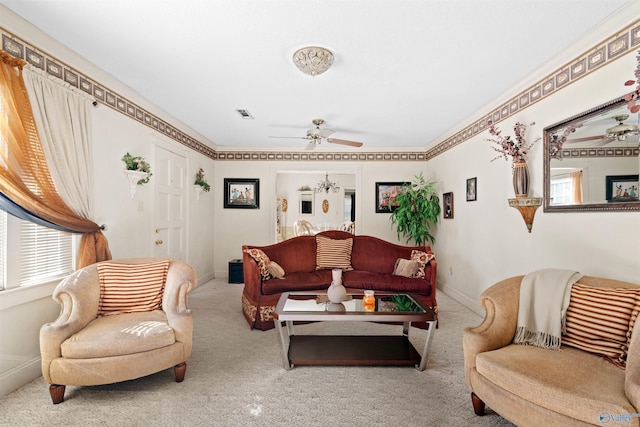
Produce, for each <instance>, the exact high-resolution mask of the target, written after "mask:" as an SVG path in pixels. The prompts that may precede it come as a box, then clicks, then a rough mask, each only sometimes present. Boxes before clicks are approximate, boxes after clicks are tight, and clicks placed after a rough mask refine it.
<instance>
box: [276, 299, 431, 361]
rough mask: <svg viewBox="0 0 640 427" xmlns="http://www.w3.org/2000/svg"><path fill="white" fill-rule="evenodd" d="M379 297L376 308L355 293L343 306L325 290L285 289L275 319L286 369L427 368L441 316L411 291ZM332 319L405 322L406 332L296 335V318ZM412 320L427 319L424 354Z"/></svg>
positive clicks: (320, 320)
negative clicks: (411, 337)
mask: <svg viewBox="0 0 640 427" xmlns="http://www.w3.org/2000/svg"><path fill="white" fill-rule="evenodd" d="M375 297H376V303H375V307H374V308H373V309H371V308H366V307H365V306H364V304H363V303H362V295H361V294H350V295H348V297H347V298H348V300H347V301H344V302H343V303H342V304H333V303H330V302H328V300H327V295H326V293H318V292H285V293H283V294H282V296H281V297H280V300H279V301H278V305H277V306H276V309H275V312H274V313H273V317H274V322H275V324H276V328H277V331H278V337H279V340H280V347H281V350H282V360H283V364H284V367H285V369H287V370H289V369H291V368H293V366H295V365H369V366H384V365H387V366H415V367H416V368H417V369H419V370H420V371H422V370H424V369H425V366H426V362H427V355H428V351H429V346H430V345H431V340H432V339H433V330H434V329H435V323H436V321H437V315H436V314H435V313H434V311H433V310H432V309H430V308H425V307H422V306H421V305H420V304H419V303H418V302H417V301H416V300H415V299H414V298H412V297H411V295H410V294H401V293H387V292H376V294H375ZM331 321H337V322H346V321H364V322H378V323H381V322H382V323H401V324H402V334H398V335H296V334H294V330H293V324H294V322H331ZM283 322H284V323H285V325H286V327H283V325H282V324H283ZM412 322H426V326H427V327H426V334H427V335H426V337H425V344H424V349H423V351H422V354H420V353H418V351H417V350H416V349H415V347H414V346H413V344H411V342H410V341H409V330H410V326H411V323H412Z"/></svg>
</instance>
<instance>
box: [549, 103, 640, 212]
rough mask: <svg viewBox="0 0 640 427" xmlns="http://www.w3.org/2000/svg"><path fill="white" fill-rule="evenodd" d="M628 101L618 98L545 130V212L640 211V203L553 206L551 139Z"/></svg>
mask: <svg viewBox="0 0 640 427" xmlns="http://www.w3.org/2000/svg"><path fill="white" fill-rule="evenodd" d="M626 103H627V101H625V100H624V98H623V97H620V98H616V99H614V100H612V101H609V102H606V103H604V104H602V105H599V106H597V107H595V108H592V109H590V110H587V111H585V112H582V113H580V114H577V115H575V116H573V117H570V118H568V119H566V120H563V121H561V122H558V123H555V124H553V125H551V126H547V127H545V128H544V131H543V133H544V148H543V151H544V161H543V168H544V171H543V172H544V173H543V175H544V189H543V190H544V194H543V195H544V197H543V211H544V212H630V211H640V202H620V203H585V204H581V205H558V206H553V205H551V153H550V149H551V137H552V135H553V134H555V133H557V132H558V131H559V130H561V129H563V128H565V127H566V126H569V125H571V124H574V125H577V124H580V123H583V122H585V121H586V120H589V119H590V118H592V117H594V116H597V115H599V114H602V113H603V112H606V111H608V110H613V109H616V108H619V107H620V106H622V105H624V104H626Z"/></svg>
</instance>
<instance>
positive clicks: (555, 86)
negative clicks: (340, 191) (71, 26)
mask: <svg viewBox="0 0 640 427" xmlns="http://www.w3.org/2000/svg"><path fill="white" fill-rule="evenodd" d="M0 33H1V34H2V50H4V51H5V52H7V53H8V54H10V55H13V56H15V57H17V58H20V59H23V60H25V61H27V62H28V63H30V64H32V65H33V66H36V67H38V68H40V69H42V70H45V71H46V72H47V73H49V74H51V75H53V76H56V77H58V78H59V79H61V80H64V81H65V82H67V83H69V84H70V85H72V86H74V87H77V88H79V89H81V90H83V91H85V92H87V93H88V94H90V95H93V96H94V97H95V99H96V101H98V102H100V103H101V104H104V105H107V106H109V107H111V108H113V109H114V110H116V111H119V112H120V113H122V114H125V115H127V116H129V117H130V118H132V119H134V120H136V121H138V122H140V123H142V124H145V125H146V126H148V127H150V128H152V129H155V130H157V131H158V132H161V133H162V134H164V135H166V136H168V137H169V138H171V139H173V140H175V141H177V142H179V143H181V144H183V145H185V146H187V147H189V148H191V149H193V150H195V151H197V152H199V153H201V154H203V155H205V156H207V157H210V158H212V159H214V160H225V161H239V160H240V161H247V160H251V161H273V160H281V161H296V162H304V161H332V162H335V161H358V162H362V161H427V160H430V159H432V158H434V157H436V156H438V155H440V154H443V153H444V152H446V151H447V150H449V149H451V148H453V147H455V146H457V145H459V144H461V143H463V142H464V141H467V140H468V139H470V138H472V137H474V136H476V135H478V134H479V133H481V132H483V131H484V130H485V129H486V127H487V122H488V121H489V120H490V119H491V120H493V122H494V123H498V122H500V121H502V120H505V119H506V118H508V117H510V116H512V115H514V114H516V113H517V112H519V111H522V110H524V109H525V108H527V107H528V106H530V105H532V104H534V103H536V102H538V101H540V100H542V99H544V98H546V97H548V96H550V95H552V94H554V93H555V92H557V91H558V90H560V89H563V88H564V87H565V86H566V85H568V84H571V83H574V82H575V81H577V80H578V79H580V78H582V77H584V76H586V75H588V74H590V73H591V72H593V71H595V70H597V69H599V68H601V67H603V66H604V65H606V64H608V63H610V62H612V61H614V60H616V59H618V58H620V57H621V56H622V55H624V54H625V53H627V52H629V51H630V50H632V49H635V48H637V47H638V46H640V20H638V21H635V22H634V23H633V24H631V25H630V26H628V27H627V28H625V29H623V30H621V31H620V32H618V34H616V35H615V36H612V37H611V38H609V39H607V40H605V41H603V42H602V43H600V44H599V45H597V46H596V47H594V48H592V49H591V50H589V51H588V52H585V53H584V54H582V55H580V56H579V57H578V58H576V59H574V60H572V61H570V62H568V63H567V64H566V65H564V66H562V67H560V68H558V69H557V70H556V71H554V72H553V73H551V74H550V75H548V76H547V77H545V78H543V79H541V80H540V81H538V82H537V83H535V84H534V85H532V86H531V87H529V88H528V89H526V90H525V91H523V92H521V93H520V94H518V95H516V96H514V97H513V98H512V99H510V100H509V101H507V102H505V103H504V104H503V105H502V106H500V107H498V108H496V109H495V110H493V111H491V112H489V113H488V114H487V115H486V116H484V117H482V118H480V119H478V120H477V121H475V122H474V123H472V124H470V125H468V126H467V127H465V129H463V130H462V131H460V132H458V133H456V134H454V135H452V136H451V137H449V138H447V139H445V140H444V141H442V142H440V143H438V144H436V145H435V146H434V147H432V148H431V149H429V150H427V151H426V152H396V153H392V152H388V153H387V152H385V153H377V152H368V153H365V152H358V153H299V152H262V151H260V152H247V151H227V152H219V151H218V152H217V151H215V150H214V149H213V148H211V147H208V146H206V145H205V144H202V143H201V142H199V141H197V140H196V139H194V138H192V137H190V136H189V135H187V134H186V133H184V132H182V131H180V130H179V129H177V128H175V127H174V126H172V125H170V124H168V123H167V122H165V121H163V120H162V119H160V118H159V117H157V116H155V115H153V114H151V113H149V112H148V111H146V110H144V109H142V108H140V107H139V106H138V105H136V104H134V103H133V102H131V101H129V100H128V99H126V98H124V97H122V96H121V95H119V94H118V93H116V92H114V91H112V90H110V89H108V88H106V87H104V86H103V85H100V84H99V83H97V82H95V81H94V80H92V79H90V78H89V77H87V76H84V75H82V74H81V73H79V72H78V71H77V70H74V69H73V68H71V67H69V66H68V65H66V64H64V63H62V62H61V61H59V60H57V59H56V58H54V57H51V56H48V55H47V54H45V53H42V52H39V51H38V50H37V49H36V48H35V47H32V46H30V45H28V44H27V43H26V42H24V41H23V40H21V39H20V38H18V37H16V36H15V35H13V34H11V33H10V32H8V31H6V30H5V29H3V28H2V27H0ZM566 151H575V150H566ZM590 151H591V150H590ZM563 156H565V154H564V152H563Z"/></svg>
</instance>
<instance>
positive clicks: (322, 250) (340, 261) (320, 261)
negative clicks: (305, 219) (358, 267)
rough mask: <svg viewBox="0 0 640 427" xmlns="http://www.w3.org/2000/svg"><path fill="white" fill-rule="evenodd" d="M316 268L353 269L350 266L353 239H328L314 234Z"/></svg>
mask: <svg viewBox="0 0 640 427" xmlns="http://www.w3.org/2000/svg"><path fill="white" fill-rule="evenodd" d="M316 243H317V250H316V269H317V270H320V269H323V268H331V269H333V268H341V269H342V270H345V271H346V270H353V267H351V249H352V247H353V239H330V238H328V237H323V236H316Z"/></svg>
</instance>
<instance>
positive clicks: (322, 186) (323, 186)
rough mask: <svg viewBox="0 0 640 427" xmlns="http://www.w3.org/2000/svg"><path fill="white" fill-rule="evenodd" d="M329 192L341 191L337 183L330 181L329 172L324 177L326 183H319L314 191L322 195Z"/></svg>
mask: <svg viewBox="0 0 640 427" xmlns="http://www.w3.org/2000/svg"><path fill="white" fill-rule="evenodd" d="M329 190H331V191H333V192H334V193H337V192H338V191H340V187H338V186H337V185H336V183H335V182H333V181H329V172H327V173H326V175H325V176H324V181H320V182H318V185H316V188H315V189H314V191H315V192H316V193H322V192H323V191H324V192H325V193H329Z"/></svg>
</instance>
